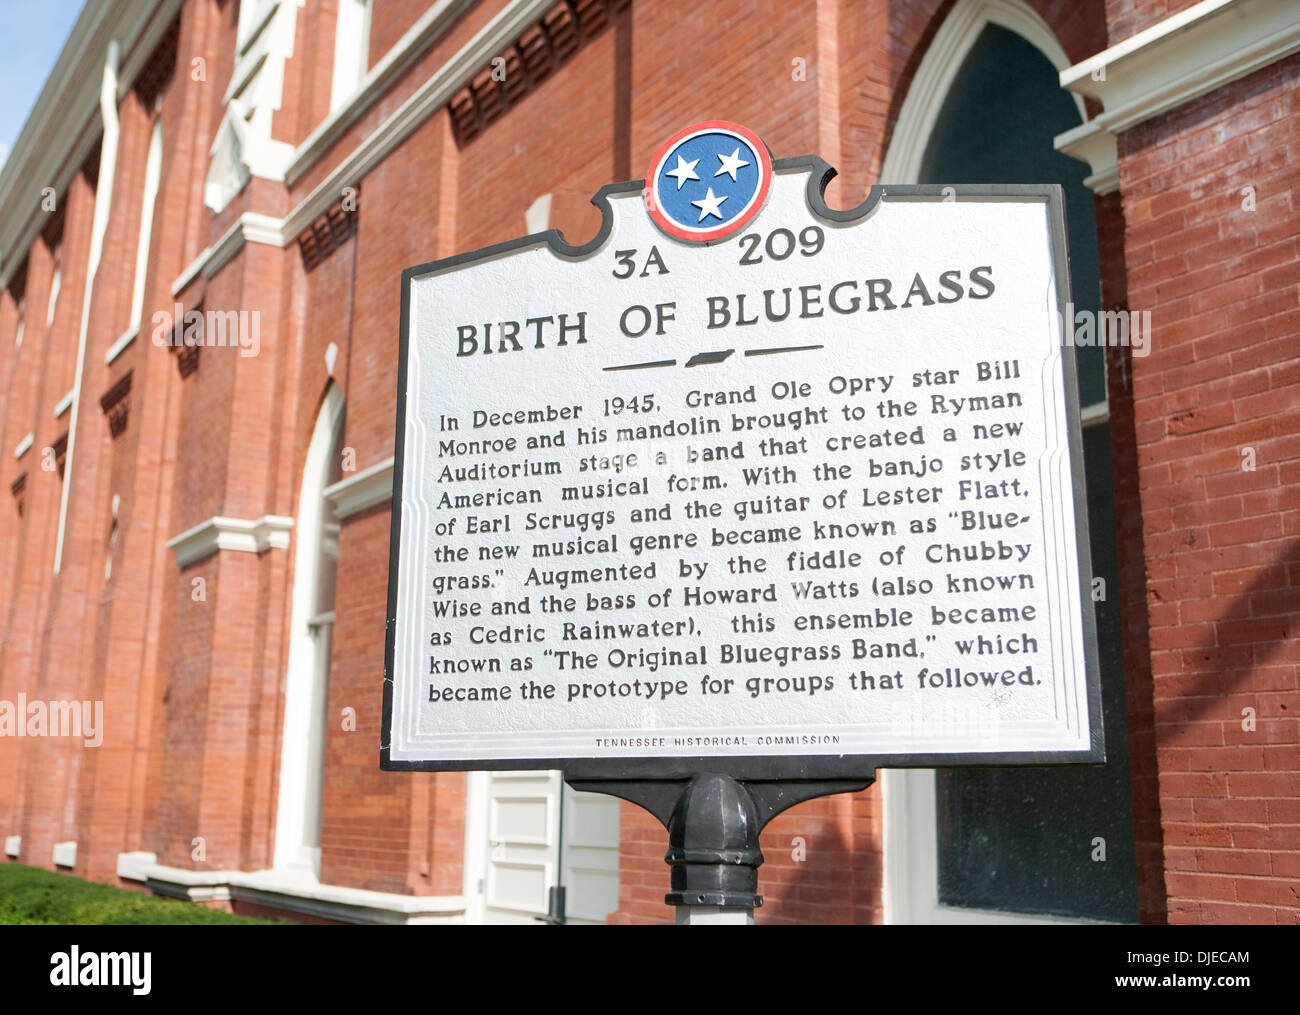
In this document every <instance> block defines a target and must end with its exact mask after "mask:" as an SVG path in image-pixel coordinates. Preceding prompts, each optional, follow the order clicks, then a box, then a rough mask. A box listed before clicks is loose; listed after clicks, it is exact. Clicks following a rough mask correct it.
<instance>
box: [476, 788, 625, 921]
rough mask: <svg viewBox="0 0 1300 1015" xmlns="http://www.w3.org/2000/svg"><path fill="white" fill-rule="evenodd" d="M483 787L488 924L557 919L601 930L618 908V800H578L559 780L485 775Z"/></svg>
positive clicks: (483, 907) (482, 888)
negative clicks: (559, 915) (561, 909)
mask: <svg viewBox="0 0 1300 1015" xmlns="http://www.w3.org/2000/svg"><path fill="white" fill-rule="evenodd" d="M477 782H478V784H479V785H481V786H482V787H483V790H482V792H483V796H484V800H483V803H484V807H483V823H484V826H485V827H484V830H483V834H484V836H485V839H486V843H485V846H484V848H483V850H482V851H481V856H482V865H481V871H482V873H481V874H480V879H479V881H478V888H479V892H480V896H481V898H480V907H479V910H478V911H479V912H480V913H481V919H482V922H484V923H527V924H539V925H540V924H542V923H544V922H546V920H547V919H548V918H549V919H552V920H553V919H554V918H555V917H556V916H557V913H558V909H559V896H560V895H561V892H560V891H559V890H560V889H563V892H562V896H563V900H564V922H565V923H584V924H603V923H604V922H605V916H606V914H607V913H609V912H610V911H612V910H614V909H616V908H617V907H618V800H617V799H615V798H614V797H611V796H605V795H604V794H599V793H577V792H574V790H572V789H570V788H569V787H568V786H565V785H564V781H563V779H561V778H560V773H559V772H545V771H541V772H539V771H531V772H487V773H484V778H482V779H480V780H477Z"/></svg>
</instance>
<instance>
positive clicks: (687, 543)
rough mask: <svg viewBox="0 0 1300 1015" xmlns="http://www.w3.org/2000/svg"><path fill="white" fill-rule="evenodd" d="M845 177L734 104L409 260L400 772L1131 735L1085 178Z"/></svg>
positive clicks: (992, 748) (993, 745)
mask: <svg viewBox="0 0 1300 1015" xmlns="http://www.w3.org/2000/svg"><path fill="white" fill-rule="evenodd" d="M829 176H830V170H829V168H828V167H827V166H826V164H825V163H823V162H822V161H821V160H820V159H817V158H813V157H807V158H800V159H785V160H780V161H776V162H773V161H772V160H771V158H770V156H769V154H768V152H767V149H766V148H765V147H764V146H763V144H762V142H761V141H760V140H759V139H758V138H757V137H755V136H754V135H753V134H752V133H750V132H749V131H747V130H745V129H744V128H742V127H739V126H737V125H735V124H727V123H721V122H709V123H704V124H698V125H696V126H694V127H691V128H688V129H686V130H684V131H682V132H680V133H679V134H677V135H676V136H675V137H673V138H671V139H670V140H669V141H668V142H667V143H666V144H665V145H664V147H663V148H662V149H661V150H660V151H659V152H658V153H657V154H656V156H655V158H654V160H653V162H652V164H651V167H650V170H649V173H648V175H647V180H646V181H645V183H644V185H643V183H642V182H640V181H638V182H635V183H630V184H616V185H612V186H609V187H606V188H604V189H603V190H602V191H601V192H600V194H598V195H597V197H596V199H595V201H596V204H597V205H598V206H599V208H600V209H601V211H602V213H603V215H604V221H603V225H602V228H601V230H600V233H599V235H598V236H597V237H596V238H595V239H594V240H592V241H591V242H590V243H588V244H586V245H584V246H582V247H576V248H575V247H570V246H568V245H567V244H566V243H565V242H564V240H563V239H562V238H561V237H560V235H559V234H558V233H556V232H554V231H552V232H548V233H542V234H538V235H535V236H530V237H525V238H523V239H520V240H517V241H514V242H511V243H505V244H501V245H499V246H496V247H490V248H487V249H484V250H480V251H475V252H473V253H470V254H465V255H463V256H460V257H455V258H450V259H447V260H444V261H437V262H433V263H431V264H426V265H422V266H420V267H417V268H411V269H409V270H407V271H406V272H405V273H404V274H403V279H402V301H403V304H402V314H403V316H402V348H401V367H400V378H399V391H398V426H397V439H396V480H395V482H396V487H395V490H394V498H393V532H392V560H391V575H390V588H389V612H388V645H387V659H386V683H385V698H384V706H385V707H384V743H383V764H384V766H385V767H387V768H392V769H456V768H484V767H509V768H523V767H565V768H566V769H567V770H569V771H570V774H572V773H573V772H574V771H581V772H585V773H587V774H588V775H590V774H592V773H599V774H602V775H606V776H609V775H612V774H618V773H621V774H626V775H627V777H651V776H666V775H678V776H680V775H682V774H684V773H690V772H692V771H696V770H699V768H700V766H701V765H702V764H703V765H705V766H706V767H710V768H712V769H714V770H719V769H723V770H727V771H729V772H731V773H732V774H734V775H736V776H738V777H740V776H746V777H757V778H778V777H782V776H783V775H792V774H795V773H796V772H797V773H798V774H799V775H802V776H804V777H809V776H811V777H818V778H831V777H839V776H858V775H864V774H865V775H867V776H869V775H870V774H871V772H872V771H873V770H874V769H875V768H876V767H877V766H890V765H935V764H1004V763H1030V764H1041V763H1047V762H1071V761H1073V762H1087V761H1099V760H1101V757H1102V739H1101V736H1102V734H1101V723H1100V703H1099V694H1098V681H1097V664H1096V648H1095V633H1094V626H1093V614H1092V605H1091V598H1090V595H1089V591H1090V569H1089V563H1088V540H1087V524H1086V516H1085V511H1084V502H1083V493H1082V478H1081V477H1082V452H1081V445H1080V439H1079V423H1078V413H1077V408H1076V405H1077V395H1076V391H1075V378H1074V360H1073V355H1072V350H1070V349H1069V348H1068V347H1063V345H1062V340H1061V316H1060V314H1061V310H1062V308H1063V307H1064V306H1065V304H1066V303H1067V302H1068V300H1069V281H1068V272H1067V261H1066V255H1065V241H1064V223H1063V217H1062V210H1061V197H1060V192H1059V189H1057V188H1055V187H1047V186H1043V187H1005V186H1004V187H995V186H988V187H956V188H951V187H950V188H939V187H890V186H885V187H877V188H875V189H874V190H873V191H872V193H871V196H870V198H869V199H868V201H867V202H866V203H865V204H864V205H863V206H862V207H860V208H858V209H854V210H852V211H848V212H837V211H833V210H830V209H828V208H827V207H826V206H825V204H824V203H823V201H822V197H821V193H822V188H823V186H824V184H825V182H826V180H827V179H829ZM721 759H726V760H725V762H724V761H722V760H721Z"/></svg>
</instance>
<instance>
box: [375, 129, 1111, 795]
mask: <svg viewBox="0 0 1300 1015" xmlns="http://www.w3.org/2000/svg"><path fill="white" fill-rule="evenodd" d="M772 167H773V171H774V172H776V173H782V174H784V173H792V172H799V171H805V170H806V171H808V172H809V177H808V185H807V191H806V194H805V197H806V200H807V204H808V208H809V210H810V211H812V212H813V214H814V215H817V216H818V217H820V218H822V219H823V220H825V221H827V222H830V223H836V224H841V225H843V224H847V223H850V222H855V221H857V220H859V219H863V218H866V217H868V216H869V215H870V214H871V213H872V212H873V211H874V210H875V208H876V205H877V204H879V203H880V202H881V201H883V200H885V199H886V198H889V199H897V198H905V199H909V200H918V201H953V200H955V201H959V202H960V201H967V200H977V201H997V200H1017V201H1020V200H1023V199H1025V198H1034V199H1039V200H1041V201H1043V202H1045V204H1046V205H1047V214H1048V225H1049V231H1050V233H1051V240H1052V261H1053V271H1054V274H1055V278H1056V299H1057V312H1058V314H1060V315H1061V319H1062V321H1064V320H1065V312H1066V306H1067V305H1068V304H1071V303H1072V299H1073V297H1072V295H1071V293H1072V290H1071V286H1070V264H1069V251H1068V249H1067V245H1066V235H1067V234H1066V222H1065V199H1064V192H1063V191H1062V189H1061V187H1060V186H1059V185H1058V184H952V185H939V184H876V185H875V186H873V187H872V188H871V190H870V192H869V193H868V194H867V197H866V200H864V201H863V202H862V203H861V204H860V205H858V206H857V207H856V208H851V209H848V210H846V211H840V210H837V209H834V208H830V207H828V206H827V204H826V201H825V191H826V185H827V184H828V183H829V182H830V181H831V180H832V179H833V178H834V177H835V175H836V170H835V169H834V168H833V167H832V166H831V165H830V164H829V163H827V162H826V161H825V160H824V159H822V158H821V157H820V156H817V155H804V156H798V157H795V158H787V159H776V160H773V163H772ZM644 188H645V181H644V180H629V181H627V182H624V183H610V184H606V185H605V186H604V187H601V188H600V190H599V191H598V192H597V193H596V195H595V197H593V198H592V199H591V203H592V204H593V205H595V206H596V208H597V209H599V211H600V213H601V225H600V230H599V231H598V232H597V233H596V235H595V236H594V237H593V238H592V239H591V240H589V241H588V242H586V243H584V244H582V245H580V246H576V247H575V246H572V245H570V244H569V243H568V242H566V241H565V239H564V236H563V234H562V233H561V232H560V231H559V230H558V229H548V230H545V231H544V232H540V233H532V234H530V235H528V236H522V237H519V238H518V239H514V240H509V241H506V242H504V243H496V244H493V245H491V246H487V247H481V248H479V249H478V250H471V251H468V252H467V253H464V254H456V255H454V256H452V257H445V258H441V259H439V260H435V261H428V262H426V263H424V264H420V265H416V266H414V267H410V268H407V269H406V270H404V271H403V272H402V293H401V299H402V303H401V344H400V347H399V352H398V361H397V426H396V436H395V438H394V442H393V500H392V527H391V530H390V533H389V552H388V608H387V612H386V624H385V639H384V703H383V731H382V741H381V744H380V750H379V767H380V768H381V769H382V770H383V771H386V772H466V771H502V770H528V769H559V770H562V771H563V773H564V778H565V779H566V780H568V781H575V780H643V779H652V780H685V779H690V778H691V777H692V776H694V775H696V774H697V773H700V772H723V773H725V774H727V775H730V776H732V777H733V778H735V779H737V780H745V781H769V780H771V781H775V780H817V779H822V780H834V779H846V780H854V779H870V778H873V777H874V774H875V771H876V769H878V768H958V767H968V766H976V767H990V766H1002V765H1027V766H1035V765H1064V764H1094V765H1095V764H1101V763H1103V762H1104V761H1105V760H1106V750H1105V734H1104V731H1103V729H1102V719H1101V671H1100V664H1099V659H1098V651H1097V621H1096V613H1095V611H1094V608H1093V603H1092V580H1091V579H1092V554H1091V545H1090V543H1089V537H1088V504H1087V494H1086V490H1085V486H1084V461H1083V436H1082V427H1081V424H1080V420H1079V408H1078V405H1079V393H1078V377H1077V368H1076V365H1075V358H1074V355H1073V354H1072V350H1073V346H1072V345H1070V344H1066V347H1065V348H1066V353H1065V354H1064V355H1062V357H1061V364H1062V373H1063V379H1064V382H1065V401H1066V414H1067V423H1068V429H1069V444H1070V473H1071V477H1072V485H1073V492H1074V514H1075V533H1076V542H1077V548H1078V561H1079V601H1080V606H1081V610H1082V613H1083V640H1084V656H1085V659H1084V665H1085V670H1086V681H1087V693H1088V718H1089V729H1090V731H1091V737H1090V740H1091V743H1090V747H1089V749H1088V750H1086V751H1003V752H997V753H980V752H967V753H951V754H949V753H931V754H906V755H899V754H885V755H864V754H838V755H836V754H819V755H766V756H764V755H759V756H739V755H737V756H707V757H671V758H664V757H604V758H602V757H586V758H518V759H482V760H477V761H474V760H445V761H431V760H424V761H398V760H394V759H393V758H392V757H391V756H390V743H391V740H392V719H393V657H394V647H395V636H396V627H397V576H398V568H397V562H398V553H399V549H400V546H401V535H402V496H401V495H402V471H403V456H404V450H405V448H404V445H405V438H404V435H405V429H406V386H407V369H406V368H407V352H408V347H409V344H410V298H411V283H412V282H413V281H415V280H416V279H419V278H423V277H425V276H428V275H432V274H436V273H439V272H444V271H446V270H447V269H449V268H459V267H463V266H465V265H468V264H473V263H474V262H476V261H482V260H486V259H489V258H492V257H496V256H498V255H500V254H504V253H508V252H509V251H512V250H518V249H520V248H521V247H533V246H536V245H537V244H538V243H539V242H542V241H544V242H546V243H548V244H549V245H550V247H551V249H552V250H553V251H554V252H555V253H556V254H557V255H558V256H560V257H564V258H570V259H573V260H578V259H582V258H585V257H587V256H588V255H589V254H592V253H594V252H595V251H596V250H598V249H599V248H600V247H601V246H603V245H604V243H605V241H606V240H607V239H608V238H609V235H610V232H611V230H612V229H613V215H612V213H611V209H610V206H609V195H611V194H626V193H640V192H641V191H642V190H644ZM728 239H729V238H728ZM725 242H728V240H718V241H712V242H711V243H709V244H704V245H709V246H711V245H717V244H720V243H725Z"/></svg>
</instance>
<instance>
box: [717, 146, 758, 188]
mask: <svg viewBox="0 0 1300 1015" xmlns="http://www.w3.org/2000/svg"><path fill="white" fill-rule="evenodd" d="M718 161H719V162H721V163H722V168H721V169H719V170H718V171H717V172H716V173H714V174H713V175H714V176H721V175H722V174H723V173H726V174H727V175H728V176H730V177H731V182H732V183H735V182H736V170H737V169H739V168H740V167H741V166H747V165H749V163H748V162H746V161H745V160H744V159H742V158H741V157H740V149H739V148H737V149H736V150H735V151H734V152H732V153H731V154H730V155H719V156H718Z"/></svg>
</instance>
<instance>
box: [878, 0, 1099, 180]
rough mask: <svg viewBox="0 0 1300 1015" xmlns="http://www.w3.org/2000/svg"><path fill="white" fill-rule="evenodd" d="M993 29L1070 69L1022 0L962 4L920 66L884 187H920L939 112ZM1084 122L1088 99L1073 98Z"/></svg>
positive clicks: (888, 157) (963, 0)
mask: <svg viewBox="0 0 1300 1015" xmlns="http://www.w3.org/2000/svg"><path fill="white" fill-rule="evenodd" d="M989 25H997V26H998V27H1000V28H1006V29H1008V30H1009V31H1012V32H1015V33H1016V35H1019V36H1020V37H1021V38H1022V39H1024V40H1025V41H1026V42H1029V43H1031V44H1032V45H1033V46H1034V47H1035V48H1036V49H1037V50H1038V51H1039V52H1041V53H1042V54H1043V56H1045V57H1047V59H1048V60H1049V61H1050V62H1051V64H1052V66H1054V67H1055V68H1056V69H1057V70H1058V71H1061V70H1064V69H1065V68H1067V67H1069V66H1070V60H1069V58H1068V57H1067V56H1066V55H1065V50H1064V49H1062V48H1061V44H1060V43H1059V42H1057V41H1056V36H1055V35H1053V34H1052V30H1051V28H1049V27H1048V25H1047V22H1045V21H1044V20H1043V19H1042V18H1041V17H1040V16H1039V15H1038V13H1037V12H1036V11H1034V10H1033V9H1032V8H1031V7H1030V6H1029V5H1028V4H1026V3H1024V2H1023V0H958V2H957V4H956V6H954V7H953V9H952V12H951V13H950V14H949V15H948V17H947V18H945V19H944V22H943V24H942V25H941V26H939V30H938V31H937V32H936V33H935V36H934V39H933V41H932V42H931V43H930V46H929V48H928V49H927V50H926V53H925V57H924V58H923V59H922V60H921V66H920V67H918V68H917V70H916V74H915V76H914V77H913V78H912V84H911V86H910V87H909V88H908V90H907V97H906V98H905V99H904V100H903V105H902V107H901V108H900V109H899V112H898V120H897V122H896V123H895V124H894V133H893V136H892V137H891V138H890V141H889V151H888V152H886V154H885V160H884V162H883V163H882V165H881V167H880V182H881V183H915V182H916V178H917V177H918V176H920V175H921V160H922V159H924V158H925V148H926V145H928V144H929V142H930V135H931V134H932V133H933V132H934V125H935V122H936V121H937V120H938V118H939V111H940V110H941V109H942V108H943V103H944V100H945V99H946V98H947V97H948V92H949V90H950V89H951V88H952V83H953V81H954V80H955V79H956V77H957V72H958V71H959V70H960V69H961V65H962V62H963V61H964V60H965V59H966V54H967V53H969V52H970V50H971V47H972V46H974V45H975V40H976V39H978V38H979V36H980V33H981V32H983V31H984V29H985V28H986V27H988V26H989ZM1071 97H1072V98H1073V99H1074V102H1075V105H1076V106H1077V107H1078V110H1079V121H1080V123H1082V122H1083V121H1084V120H1086V119H1087V118H1088V114H1087V111H1086V110H1085V109H1084V106H1083V97H1082V96H1080V95H1072V96H1071Z"/></svg>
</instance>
